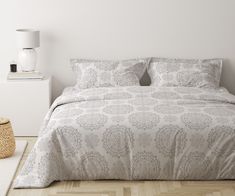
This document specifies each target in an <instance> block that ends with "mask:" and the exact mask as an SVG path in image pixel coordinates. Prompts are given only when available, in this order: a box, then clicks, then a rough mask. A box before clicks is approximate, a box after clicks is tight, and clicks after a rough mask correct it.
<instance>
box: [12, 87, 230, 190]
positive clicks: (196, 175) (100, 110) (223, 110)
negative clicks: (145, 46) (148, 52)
mask: <svg viewBox="0 0 235 196" xmlns="http://www.w3.org/2000/svg"><path fill="white" fill-rule="evenodd" d="M234 104H235V96H233V95H231V94H229V93H228V92H227V91H226V90H225V89H218V90H208V89H204V90H203V89H199V88H171V87H166V88H157V87H150V86H148V87H137V86H135V87H120V88H119V87H117V88H96V89H88V90H83V91H78V90H76V89H73V88H68V89H66V90H65V91H64V93H63V94H62V95H61V96H60V97H59V98H57V100H56V101H55V102H54V104H53V105H52V107H51V109H50V111H49V112H48V114H47V116H46V118H45V120H44V123H43V126H42V129H41V132H40V137H39V138H38V140H37V142H36V144H35V146H34V148H33V150H32V152H31V153H30V155H29V157H28V159H27V161H26V163H25V165H24V167H23V169H22V170H21V172H20V174H19V175H18V177H17V178H16V180H15V188H24V187H45V186H48V185H49V184H50V183H51V182H53V181H60V180H94V179H125V180H140V179H162V180H175V179H177V180H181V179H200V180H209V179H213V180H214V179H235V105H234Z"/></svg>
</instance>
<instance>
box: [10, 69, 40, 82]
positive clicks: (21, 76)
mask: <svg viewBox="0 0 235 196" xmlns="http://www.w3.org/2000/svg"><path fill="white" fill-rule="evenodd" d="M43 78H44V76H43V75H42V73H40V72H37V71H33V72H9V73H8V76H7V79H8V80H42V79H43Z"/></svg>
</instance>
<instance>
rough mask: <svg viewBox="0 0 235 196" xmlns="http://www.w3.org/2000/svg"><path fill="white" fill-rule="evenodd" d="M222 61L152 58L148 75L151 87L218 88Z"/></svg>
mask: <svg viewBox="0 0 235 196" xmlns="http://www.w3.org/2000/svg"><path fill="white" fill-rule="evenodd" d="M221 71H222V59H204V60H196V59H191V60H190V59H166V58H152V60H151V62H150V65H149V68H148V74H149V76H150V78H151V86H158V87H163V86H175V87H177V86H185V87H200V88H218V87H219V84H220V76H221Z"/></svg>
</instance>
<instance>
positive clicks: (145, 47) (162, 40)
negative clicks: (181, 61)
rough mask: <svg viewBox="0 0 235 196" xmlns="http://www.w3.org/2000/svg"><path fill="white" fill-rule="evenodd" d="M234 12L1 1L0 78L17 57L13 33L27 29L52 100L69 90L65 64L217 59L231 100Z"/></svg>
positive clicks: (230, 4)
mask: <svg viewBox="0 0 235 196" xmlns="http://www.w3.org/2000/svg"><path fill="white" fill-rule="evenodd" d="M234 10H235V1H234V0H6V1H3V0H2V1H1V3H0V28H1V29H0V77H5V75H6V73H7V71H8V64H9V62H10V61H11V60H12V59H16V56H17V49H16V40H15V29H17V28H25V27H30V28H37V29H39V30H40V31H41V47H40V50H39V53H40V60H39V68H40V69H41V70H44V71H46V72H48V73H51V74H52V75H53V77H54V81H53V96H54V97H56V96H58V95H59V94H60V93H61V91H62V89H63V88H64V87H65V86H66V85H69V84H72V83H73V78H72V75H71V71H70V68H69V66H68V61H69V58H70V57H81V58H88V57H91V58H101V59H117V58H131V57H137V56H161V57H182V58H212V57H222V58H225V59H226V61H225V64H224V69H223V76H222V85H224V86H225V87H227V88H228V89H229V90H230V91H231V92H232V93H235V11H234Z"/></svg>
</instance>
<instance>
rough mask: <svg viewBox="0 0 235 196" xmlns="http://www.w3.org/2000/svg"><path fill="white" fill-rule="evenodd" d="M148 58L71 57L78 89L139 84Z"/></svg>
mask: <svg viewBox="0 0 235 196" xmlns="http://www.w3.org/2000/svg"><path fill="white" fill-rule="evenodd" d="M149 61H150V59H149V58H143V59H130V60H121V61H111V60H89V59H71V61H70V62H71V66H72V70H73V71H74V72H75V73H76V74H77V84H76V87H78V88H80V89H87V88H97V87H115V86H139V85H140V82H139V81H140V79H141V77H142V76H143V74H144V72H145V70H146V68H147V66H148V63H149Z"/></svg>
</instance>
